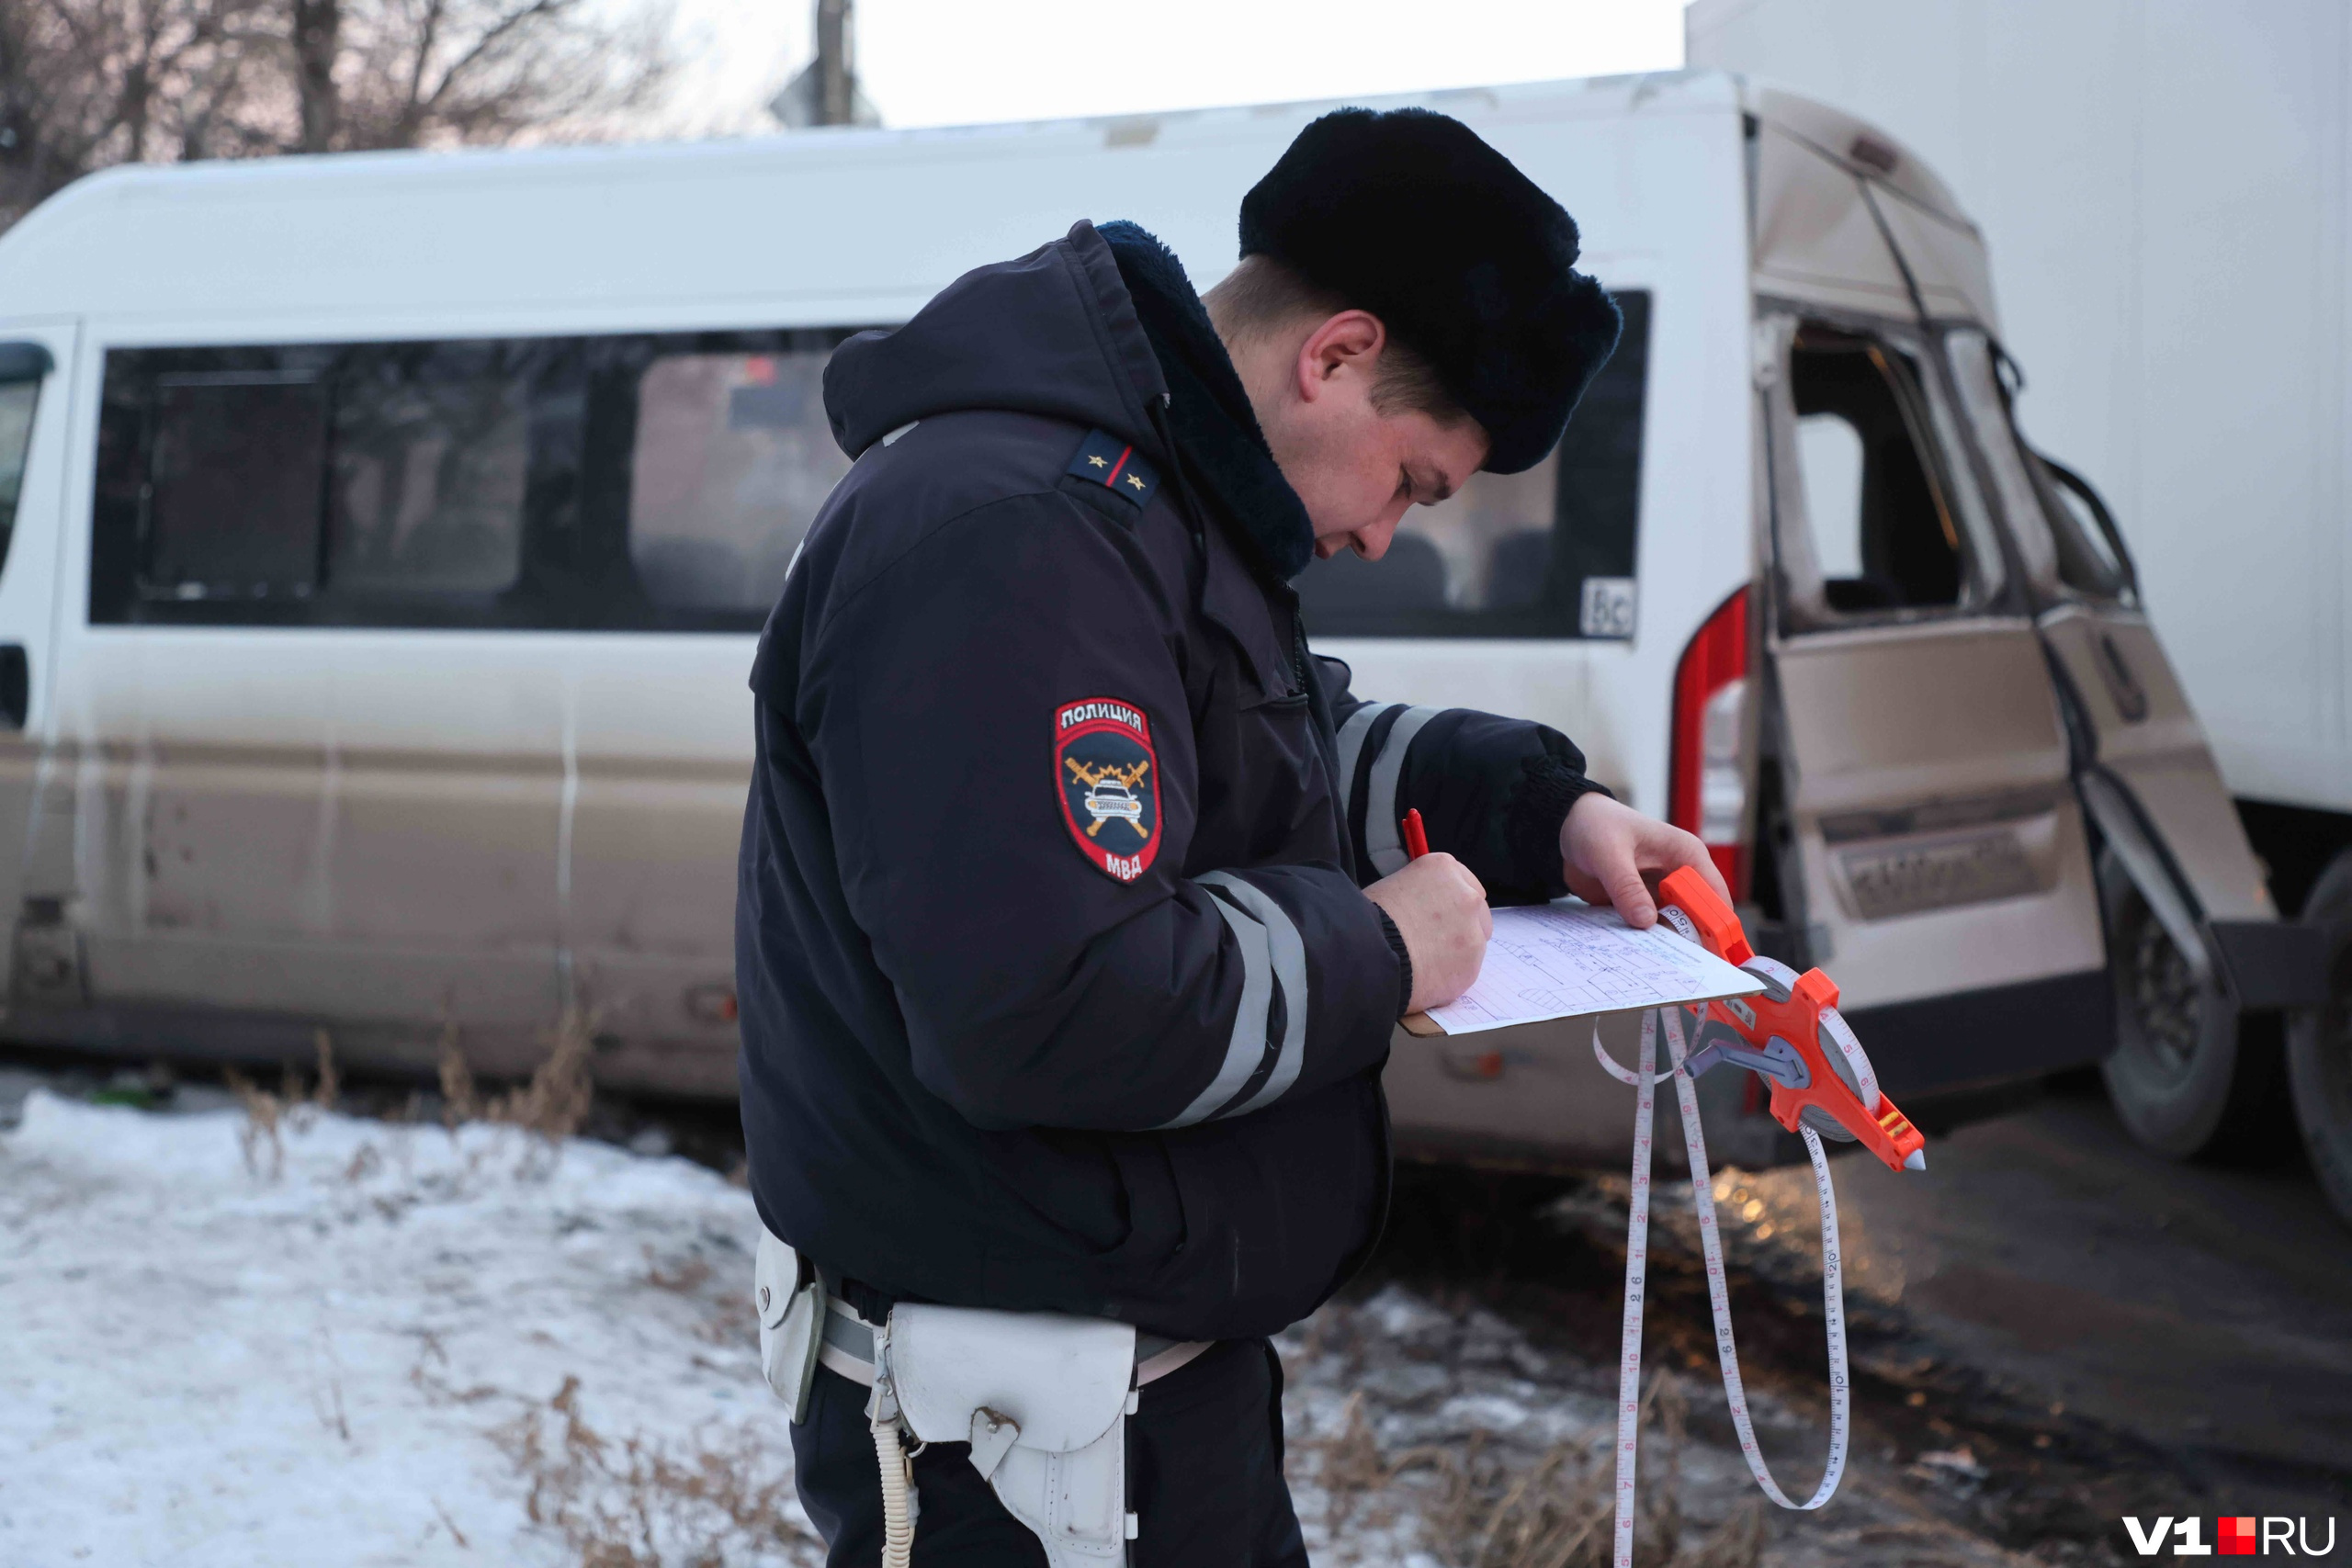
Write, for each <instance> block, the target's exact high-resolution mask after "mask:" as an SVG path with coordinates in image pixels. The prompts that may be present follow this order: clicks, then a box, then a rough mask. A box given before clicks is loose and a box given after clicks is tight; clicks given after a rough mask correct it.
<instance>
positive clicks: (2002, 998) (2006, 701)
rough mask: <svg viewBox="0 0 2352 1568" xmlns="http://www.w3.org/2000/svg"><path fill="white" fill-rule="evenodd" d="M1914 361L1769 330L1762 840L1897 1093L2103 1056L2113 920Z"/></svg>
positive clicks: (1804, 944) (2031, 638)
mask: <svg viewBox="0 0 2352 1568" xmlns="http://www.w3.org/2000/svg"><path fill="white" fill-rule="evenodd" d="M1924 352H1925V350H1924V346H1923V344H1922V343H1921V340H1920V339H1919V338H1918V337H1917V335H1916V334H1914V333H1910V332H1908V331H1907V330H1904V329H1898V328H1896V327H1894V326H1893V325H1891V324H1886V323H1882V322H1875V321H1872V320H1871V319H1870V318H1867V317H1859V316H1857V317H1844V316H1839V317H1836V318H1832V317H1830V316H1829V315H1828V314H1827V313H1826V312H1817V311H1813V310H1805V311H1803V313H1799V310H1787V311H1786V312H1783V313H1775V312H1773V311H1772V310H1771V309H1770V307H1769V306H1768V307H1766V313H1765V315H1764V317H1763V320H1762V321H1761V322H1760V332H1759V344H1758V380H1759V382H1760V383H1761V386H1760V389H1759V390H1760V396H1761V399H1762V409H1763V419H1764V423H1765V427H1766V440H1765V443H1764V457H1765V461H1766V462H1767V464H1768V465H1769V468H1768V476H1767V483H1768V487H1769V492H1770V529H1769V538H1768V549H1769V551H1770V563H1769V564H1770V567H1771V568H1772V570H1769V571H1768V573H1767V581H1768V582H1769V583H1770V589H1769V592H1768V594H1767V601H1768V610H1767V615H1766V626H1765V629H1764V634H1763V636H1764V649H1765V652H1766V655H1767V658H1768V661H1769V665H1770V686H1769V696H1770V701H1771V703H1772V707H1771V709H1770V713H1769V715H1768V721H1767V734H1768V736H1769V739H1768V741H1767V750H1768V755H1769V757H1770V760H1771V761H1777V763H1778V766H1779V780H1778V783H1779V788H1780V796H1781V803H1782V804H1781V810H1782V811H1783V812H1784V814H1785V820H1784V821H1780V822H1772V823H1768V824H1767V825H1766V832H1765V833H1764V834H1763V835H1760V837H1761V838H1762V839H1763V840H1764V841H1763V843H1762V845H1761V846H1760V847H1761V849H1762V850H1763V852H1764V853H1765V854H1767V855H1768V856H1770V857H1771V864H1770V868H1769V869H1767V868H1764V867H1759V874H1760V875H1762V876H1770V878H1771V881H1772V885H1773V891H1774V893H1775V895H1776V896H1777V898H1778V900H1779V902H1780V904H1781V913H1782V915H1783V918H1784V919H1786V920H1787V921H1788V923H1789V924H1790V926H1792V928H1795V930H1796V931H1797V932H1798V933H1799V936H1800V940H1799V942H1798V945H1799V946H1800V948H1801V950H1802V956H1803V957H1804V959H1806V960H1808V961H1810V962H1813V963H1816V964H1824V965H1826V966H1829V967H1831V968H1832V969H1833V972H1834V973H1835V974H1836V975H1837V976H1838V982H1839V984H1840V986H1841V987H1844V989H1845V993H1846V1000H1845V1004H1844V1007H1845V1010H1846V1013H1847V1016H1848V1017H1849V1019H1851V1020H1852V1021H1854V1024H1855V1027H1856V1028H1857V1029H1858V1030H1860V1032H1862V1034H1863V1037H1864V1038H1865V1039H1866V1040H1868V1041H1869V1042H1870V1045H1871V1055H1872V1057H1873V1059H1874V1060H1876V1061H1878V1062H1879V1064H1880V1066H1881V1073H1882V1076H1883V1077H1884V1078H1885V1079H1886V1081H1887V1083H1888V1086H1889V1088H1890V1089H1892V1090H1894V1092H1896V1093H1898V1094H1899V1093H1903V1092H1917V1091H1919V1090H1922V1089H1945V1088H1958V1087H1961V1086H1963V1085H1966V1084H1969V1083H1972V1082H1976V1081H1982V1080H1988V1079H1994V1078H1998V1077H2015V1076H2018V1075H2020V1074H2026V1073H2031V1072H2034V1071H2039V1070H2045V1069H2048V1068H2052V1067H2056V1066H2064V1065H2068V1064H2071V1063H2075V1062H2080V1061H2086V1060H2089V1059H2091V1058H2093V1057H2096V1056H2097V1055H2098V1054H2099V1053H2100V1052H2101V1051H2102V1050H2103V1049H2104V1045H2105V1042H2104V1035H2105V1020H2106V1003H2107V998H2106V991H2105V980H2104V976H2103V973H2102V964H2103V959H2104V954H2103V951H2102V948H2101V943H2100V940H2099V922H2098V902H2097V898H2096V895H2095V892H2094V889H2093V886H2092V881H2091V874H2090V862H2089V856H2088V853H2087V850H2086V838H2085V833H2084V828H2083V821H2082V814H2081V809H2080V807H2078V805H2077V804H2076V802H2075V797H2074V793H2073V791H2072V790H2071V789H2070V788H2069V787H2068V749H2067V739H2066V733H2065V729H2064V725H2063V723H2062V720H2061V718H2060V715H2059V711H2058V707H2057V705H2056V703H2055V702H2054V701H2053V700H2052V694H2051V687H2050V675H2049V671H2048V667H2047V665H2046V662H2045V660H2044V659H2043V656H2042V651H2041V642H2040V639H2039V637H2037V635H2036V632H2035V628H2034V625H2033V620H2032V617H2031V616H2030V614H2028V613H2027V611H2026V609H2025V607H2024V606H2023V604H2020V603H2019V602H2018V600H2017V599H2016V597H2015V595H2014V593H2013V592H2011V589H2010V585H2009V584H2008V582H2007V564H2006V560H2005V557H2004V555H2003V552H2002V550H2001V548H2000V546H1999V541H1998V539H1997V537H1996V536H1995V534H1994V533H1993V530H1992V527H1991V525H1990V523H1989V520H1988V519H1987V517H1986V515H1985V508H1984V506H1983V505H1982V503H1981V502H1980V500H1979V498H1978V497H1977V495H1976V493H1975V491H1974V490H1973V486H1972V485H1971V484H1970V482H1969V480H1968V478H1967V475H1966V473H1965V471H1964V469H1963V468H1962V464H1961V463H1959V462H1957V461H1955V460H1954V455H1955V454H1956V453H1957V452H1958V451H1959V450H1960V449H1959V447H1958V446H1957V440H1956V437H1957V434H1958V433H1957V429H1956V426H1955V425H1954V423H1953V417H1952V414H1951V411H1950V410H1949V409H1948V408H1946V407H1945V406H1944V405H1943V404H1942V403H1941V401H1940V400H1939V392H1938V389H1936V387H1935V386H1934V384H1933V382H1932V381H1931V379H1930V378H1929V377H1928V375H1927V374H1926V371H1925V367H1924V364H1923V356H1924Z"/></svg>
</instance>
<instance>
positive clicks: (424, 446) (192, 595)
mask: <svg viewBox="0 0 2352 1568" xmlns="http://www.w3.org/2000/svg"><path fill="white" fill-rule="evenodd" d="M848 335H849V333H847V332H846V331H832V330H823V331H792V330H775V331H747V332H729V333H666V334H658V335H657V334H643V335H631V336H626V337H603V338H531V339H505V340H501V339H486V340H474V341H463V342H450V343H422V344H418V343H410V344H296V345H284V346H272V347H237V348H206V349H120V350H115V351H113V352H111V353H109V354H108V355H107V374H106V388H105V397H104V406H103V412H102V414H101V418H100V426H99V447H98V472H97V504H96V515H95V518H94V527H95V536H94V539H93V545H92V561H91V581H90V618H91V619H92V621H94V622H97V623H101V624H105V623H114V624H121V623H137V622H150V623H162V624H171V625H285V626H515V627H543V628H550V629H555V628H561V629H616V630H619V629H683V630H715V631H719V630H755V629H757V627H758V626H759V625H760V623H761V622H762V621H763V619H764V618H765V616H766V613H767V610H768V608H769V606H770V604H772V603H773V602H774V600H775V594H776V592H778V591H779V589H780V588H781V586H782V581H783V576H784V569H785V567H786V565H787V564H788V563H789V562H790V560H791V558H792V552H793V550H794V549H795V548H796V547H797V545H798V544H799V540H800V536H801V535H802V533H803V532H805V531H806V529H807V527H808V525H809V522H810V520H811V519H812V518H813V517H814V515H815V513H816V511H817V508H818V507H819V506H820V504H821V503H822V502H823V499H824V497H825V495H826V493H827V492H828V491H831V488H832V485H833V483H834V481H835V480H837V479H839V478H840V477H841V475H842V472H844V471H845V470H846V468H847V467H848V461H847V459H846V458H844V457H842V454H841V452H840V451H839V449H838V448H836V447H835V446H833V444H832V439H831V434H830V432H829V430H828V428H827V425H826V421H825V414H824V409H823V402H822V399H821V397H820V392H819V378H820V374H821V372H822V370H823V367H824V363H825V361H826V359H827V358H828V357H829V356H830V355H831V352H832V349H833V346H834V345H835V344H838V343H839V342H840V341H841V340H842V338H844V337H846V336H848ZM0 434H5V432H0Z"/></svg>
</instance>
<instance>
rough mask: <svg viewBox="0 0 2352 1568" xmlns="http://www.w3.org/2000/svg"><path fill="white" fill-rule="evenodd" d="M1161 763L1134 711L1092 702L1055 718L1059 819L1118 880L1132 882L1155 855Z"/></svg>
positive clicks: (1066, 708) (1066, 707)
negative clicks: (1059, 799) (1059, 804)
mask: <svg viewBox="0 0 2352 1568" xmlns="http://www.w3.org/2000/svg"><path fill="white" fill-rule="evenodd" d="M1158 762H1159V758H1158V757H1157V756H1156V755H1154V753H1153V751H1152V746H1151V722H1150V720H1149V719H1148V718H1146V717H1145V716H1144V713H1143V710H1142V709H1141V708H1139V707H1137V706H1136V705H1134V704H1132V703H1126V702H1122V701H1120V700H1118V699H1117V698H1114V697H1089V698H1086V699H1084V700H1083V701H1080V702H1075V703H1065V704H1063V705H1061V706H1060V707H1059V708H1057V710H1056V711H1055V714H1054V772H1055V775H1056V776H1055V780H1054V783H1055V788H1056V793H1057V794H1058V795H1060V797H1061V806H1062V820H1063V822H1064V823H1065V824H1067V825H1068V827H1069V831H1070V838H1071V839H1072V840H1073V841H1075V842H1076V843H1077V845H1078V847H1079V849H1080V852H1083V853H1084V854H1085V856H1086V858H1087V859H1088V860H1090V861H1091V862H1092V863H1094V866H1095V869H1097V870H1099V871H1101V872H1103V874H1105V875H1107V876H1110V877H1112V878H1113V879H1114V880H1115V881H1119V882H1133V881H1134V880H1135V879H1136V877H1138V876H1141V875H1142V874H1143V873H1144V870H1145V868H1147V867H1148V866H1149V865H1150V864H1151V863H1152V860H1153V858H1154V856H1156V855H1157V854H1158V852H1159V776H1158V766H1157V764H1158Z"/></svg>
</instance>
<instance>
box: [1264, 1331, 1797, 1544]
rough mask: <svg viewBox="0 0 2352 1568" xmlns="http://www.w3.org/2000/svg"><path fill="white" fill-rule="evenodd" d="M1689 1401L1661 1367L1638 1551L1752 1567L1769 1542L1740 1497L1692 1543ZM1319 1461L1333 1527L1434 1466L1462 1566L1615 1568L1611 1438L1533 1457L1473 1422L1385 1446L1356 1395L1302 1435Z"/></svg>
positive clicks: (1433, 1534)
mask: <svg viewBox="0 0 2352 1568" xmlns="http://www.w3.org/2000/svg"><path fill="white" fill-rule="evenodd" d="M1688 1413H1689V1405H1688V1402H1687V1400H1686V1399H1685V1397H1684V1395H1683V1393H1682V1390H1681V1387H1680V1385H1679V1383H1678V1382H1676V1381H1675V1380H1673V1379H1672V1378H1670V1377H1668V1375H1666V1374H1665V1373H1663V1372H1660V1373H1659V1374H1658V1375H1657V1376H1656V1377H1654V1378H1653V1379H1652V1380H1651V1382H1650V1386H1649V1390H1648V1392H1647V1393H1645V1394H1644V1395H1643V1397H1642V1406H1641V1416H1640V1420H1641V1429H1642V1434H1643V1436H1642V1455H1641V1457H1642V1466H1641V1481H1642V1485H1641V1495H1642V1504H1641V1507H1640V1509H1639V1511H1638V1513H1637V1514H1636V1516H1635V1518H1634V1562H1636V1563H1637V1564H1643V1563H1646V1564H1650V1565H1653V1568H1667V1565H1671V1568H1755V1563H1756V1562H1757V1561H1758V1558H1759V1557H1760V1556H1761V1554H1762V1551H1763V1546H1764V1539H1765V1532H1764V1516H1763V1513H1762V1511H1761V1509H1760V1508H1759V1507H1758V1506H1752V1505H1743V1506H1742V1507H1740V1508H1739V1509H1738V1510H1736V1511H1735V1512H1734V1513H1733V1514H1732V1516H1731V1517H1729V1518H1727V1519H1726V1520H1724V1523H1723V1524H1721V1525H1720V1526H1718V1527H1717V1528H1716V1529H1713V1530H1712V1531H1710V1532H1708V1534H1707V1535H1706V1536H1705V1537H1704V1538H1703V1539H1702V1540H1698V1541H1696V1542H1694V1543H1691V1545H1690V1547H1689V1549H1688V1550H1685V1543H1684V1539H1683V1538H1684V1533H1685V1532H1684V1529H1683V1522H1684V1521H1683V1519H1682V1515H1681V1509H1680V1506H1679V1501H1678V1497H1679V1491H1680V1487H1679V1482H1680V1479H1681V1457H1682V1449H1683V1445H1684V1440H1685V1438H1684V1426H1685V1419H1686V1417H1687V1416H1688ZM1297 1447H1298V1448H1300V1449H1301V1450H1305V1451H1307V1452H1311V1453H1314V1454H1316V1455H1317V1456H1318V1457H1319V1459H1320V1461H1321V1463H1320V1466H1319V1468H1318V1470H1317V1482H1318V1483H1319V1484H1320V1485H1321V1486H1322V1488H1323V1490H1324V1493H1325V1495H1326V1497H1327V1498H1328V1499H1329V1514H1328V1516H1327V1518H1326V1523H1327V1525H1328V1526H1329V1529H1330V1530H1331V1532H1332V1534H1333V1535H1334V1536H1335V1537H1336V1536H1338V1535H1339V1534H1340V1531H1341V1530H1342V1529H1343V1527H1345V1526H1346V1525H1347V1524H1348V1523H1349V1522H1350V1521H1351V1519H1352V1518H1354V1517H1356V1513H1357V1511H1358V1510H1359V1509H1360V1508H1363V1507H1364V1506H1367V1505H1370V1506H1375V1507H1381V1508H1382V1509H1383V1511H1384V1512H1392V1513H1393V1510H1394V1507H1395V1502H1396V1500H1395V1499H1394V1498H1393V1497H1391V1498H1389V1499H1387V1500H1386V1501H1385V1503H1384V1502H1383V1501H1382V1500H1383V1498H1384V1495H1386V1494H1389V1493H1390V1489H1391V1487H1392V1486H1394V1485H1395V1484H1396V1483H1397V1482H1398V1481H1399V1480H1400V1479H1402V1478H1404V1477H1406V1476H1407V1475H1408V1474H1410V1473H1412V1472H1426V1473H1427V1475H1428V1476H1429V1477H1430V1482H1431V1483H1433V1484H1432V1485H1431V1487H1430V1491H1432V1492H1433V1493H1434V1495H1433V1496H1428V1495H1425V1496H1424V1497H1423V1498H1421V1499H1419V1501H1420V1504H1421V1514H1422V1519H1423V1528H1424V1533H1425V1534H1426V1536H1427V1538H1428V1544H1429V1546H1430V1549H1431V1550H1432V1551H1435V1552H1436V1553H1437V1554H1438V1555H1439V1556H1440V1557H1441V1558H1442V1560H1443V1561H1445V1562H1448V1563H1451V1564H1453V1565H1455V1568H1606V1564H1607V1563H1608V1562H1609V1561H1610V1558H1611V1548H1612V1546H1613V1544H1614V1541H1615V1511H1614V1506H1613V1496H1614V1492H1613V1481H1614V1477H1613V1474H1612V1472H1611V1465H1610V1463H1609V1455H1610V1451H1611V1450H1609V1449H1607V1448H1605V1447H1604V1448H1602V1449H1601V1450H1600V1451H1599V1453H1598V1454H1596V1453H1594V1452H1592V1451H1591V1450H1589V1449H1588V1448H1587V1447H1586V1446H1584V1445H1582V1444H1578V1443H1560V1444H1555V1445H1554V1446H1553V1447H1552V1448H1550V1449H1549V1450H1545V1451H1544V1453H1543V1454H1542V1455H1541V1456H1540V1457H1538V1458H1537V1459H1536V1460H1535V1461H1534V1462H1533V1463H1532V1464H1526V1463H1514V1462H1513V1461H1512V1460H1511V1458H1510V1455H1509V1454H1508V1453H1507V1452H1505V1451H1504V1450H1501V1449H1500V1448H1499V1447H1498V1446H1497V1445H1494V1444H1491V1443H1489V1442H1488V1441H1487V1437H1486V1434H1484V1433H1473V1434H1472V1435H1471V1437H1470V1438H1469V1440H1468V1441H1467V1442H1466V1443H1464V1444H1461V1445H1459V1446H1458V1447H1457V1446H1451V1445H1449V1446H1442V1447H1441V1446H1436V1445H1428V1446H1423V1447H1419V1448H1414V1449H1408V1450H1405V1451H1403V1452H1401V1453H1398V1454H1396V1455H1394V1456H1390V1455H1388V1454H1386V1453H1384V1452H1383V1451H1382V1450H1381V1448H1380V1445H1379V1442H1378V1440H1377V1438H1375V1436H1374V1432H1373V1428H1372V1424H1371V1421H1370V1420H1369V1418H1368V1417H1367V1416H1366V1414H1365V1409H1364V1402H1363V1395H1362V1394H1361V1393H1358V1394H1353V1395H1351V1396H1350V1398H1349V1400H1348V1403H1347V1404H1346V1405H1345V1407H1344V1409H1343V1415H1342V1419H1341V1422H1340V1430H1339V1432H1338V1433H1336V1434H1335V1435H1333V1436H1331V1437H1329V1438H1312V1439H1308V1440H1307V1441H1306V1442H1303V1443H1300V1444H1298V1445H1297Z"/></svg>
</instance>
